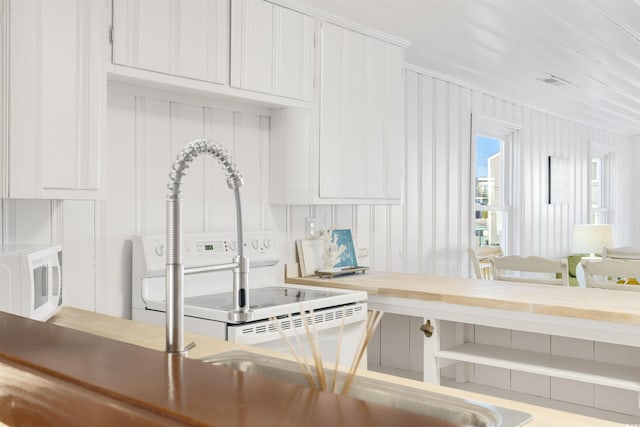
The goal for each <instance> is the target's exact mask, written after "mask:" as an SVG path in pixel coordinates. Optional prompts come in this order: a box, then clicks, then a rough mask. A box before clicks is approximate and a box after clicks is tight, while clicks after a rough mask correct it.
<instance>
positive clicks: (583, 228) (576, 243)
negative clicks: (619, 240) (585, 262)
mask: <svg viewBox="0 0 640 427" xmlns="http://www.w3.org/2000/svg"><path fill="white" fill-rule="evenodd" d="M605 246H606V247H611V246H613V230H612V227H611V224H577V225H574V227H573V245H572V248H571V249H572V250H573V252H574V253H588V254H589V257H588V258H595V259H599V258H600V257H596V256H595V254H596V253H602V248H604V247H605ZM585 258H586V257H585ZM585 258H583V259H585ZM588 258H587V259H588Z"/></svg>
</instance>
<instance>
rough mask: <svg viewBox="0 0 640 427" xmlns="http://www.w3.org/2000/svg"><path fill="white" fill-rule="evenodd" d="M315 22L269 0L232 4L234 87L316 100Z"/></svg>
mask: <svg viewBox="0 0 640 427" xmlns="http://www.w3.org/2000/svg"><path fill="white" fill-rule="evenodd" d="M314 34H315V19H314V18H311V17H309V16H306V15H303V14H301V13H299V12H296V11H293V10H291V9H287V8H285V7H282V6H278V5H275V4H272V3H270V2H268V1H264V0H233V1H232V4H231V86H233V87H236V88H241V89H248V90H252V91H256V92H263V93H268V94H272V95H279V96H285V97H289V98H295V99H300V100H305V101H311V100H312V99H313V72H314V61H315V54H314Z"/></svg>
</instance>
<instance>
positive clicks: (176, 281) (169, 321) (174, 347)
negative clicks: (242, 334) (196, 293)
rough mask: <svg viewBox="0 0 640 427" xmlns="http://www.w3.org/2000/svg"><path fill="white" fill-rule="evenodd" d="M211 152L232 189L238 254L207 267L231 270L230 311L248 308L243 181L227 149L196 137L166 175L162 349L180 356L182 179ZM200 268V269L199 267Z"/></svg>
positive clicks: (182, 336)
mask: <svg viewBox="0 0 640 427" xmlns="http://www.w3.org/2000/svg"><path fill="white" fill-rule="evenodd" d="M204 153H208V154H211V155H213V156H214V157H215V158H216V159H217V160H218V163H220V164H221V165H222V168H223V169H224V170H225V172H226V175H227V185H228V186H229V188H230V189H232V190H233V192H234V196H235V202H236V227H237V230H236V231H237V233H238V238H237V239H238V242H237V247H238V255H237V256H236V257H235V258H234V259H233V262H231V263H229V264H221V265H217V266H211V267H208V268H207V269H208V270H211V271H214V270H233V310H232V312H233V313H235V314H236V315H238V314H240V315H241V314H243V313H247V312H248V311H249V260H248V259H247V257H245V256H244V242H243V235H242V209H241V204H240V192H239V188H240V187H241V186H242V185H243V184H244V181H243V179H242V175H241V174H240V172H239V171H238V168H237V166H236V164H235V163H234V161H233V158H232V157H231V155H230V154H229V152H228V151H227V150H226V149H225V148H224V147H222V146H221V145H220V144H217V143H215V142H213V141H210V140H207V139H198V140H195V141H192V142H190V143H188V144H187V145H186V146H185V147H184V148H183V149H182V151H180V153H179V154H178V156H177V158H176V161H175V162H174V163H173V166H172V172H171V173H170V174H169V179H170V181H169V184H168V186H167V187H168V188H169V190H170V192H169V194H168V196H167V264H166V287H167V295H166V297H167V299H166V301H167V302H166V304H167V307H166V344H167V346H166V351H167V353H173V354H180V355H184V354H185V353H186V352H187V351H188V350H189V349H190V348H191V346H192V345H191V344H190V346H189V347H188V348H186V349H185V347H184V275H185V273H188V272H185V269H184V265H183V260H182V195H181V191H180V186H181V185H182V178H183V177H184V176H185V175H186V170H187V169H188V168H189V166H190V165H191V163H192V162H193V161H194V160H195V158H196V157H198V156H199V155H201V154H204ZM199 270H200V271H202V269H199Z"/></svg>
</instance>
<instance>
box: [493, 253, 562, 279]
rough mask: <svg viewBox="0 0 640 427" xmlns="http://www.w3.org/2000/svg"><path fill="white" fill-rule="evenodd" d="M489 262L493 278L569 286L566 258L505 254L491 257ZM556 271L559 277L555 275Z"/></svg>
mask: <svg viewBox="0 0 640 427" xmlns="http://www.w3.org/2000/svg"><path fill="white" fill-rule="evenodd" d="M490 262H491V265H492V267H493V278H494V279H495V280H508V281H511V282H528V283H542V284H545V285H562V286H569V265H568V263H567V259H566V258H562V259H549V258H543V257H538V256H529V257H526V258H525V257H521V256H518V255H507V256H503V257H495V258H491V260H490ZM558 273H560V278H557V277H556V275H557V274H558Z"/></svg>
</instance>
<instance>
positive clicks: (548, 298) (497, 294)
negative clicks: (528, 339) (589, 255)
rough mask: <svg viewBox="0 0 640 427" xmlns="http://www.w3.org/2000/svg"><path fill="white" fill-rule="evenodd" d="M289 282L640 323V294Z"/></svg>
mask: <svg viewBox="0 0 640 427" xmlns="http://www.w3.org/2000/svg"><path fill="white" fill-rule="evenodd" d="M286 281H287V282H288V283H294V284H300V285H312V286H324V287H330V288H340V289H354V290H359V291H366V292H367V293H368V294H369V296H370V297H371V296H378V297H395V298H403V299H410V300H421V301H434V302H442V303H448V304H457V305H464V306H467V307H482V308H490V309H496V310H507V311H511V312H520V313H535V314H547V315H557V316H562V317H570V318H576V319H586V320H599V321H609V322H619V323H625V324H633V325H640V292H623V291H611V290H608V289H598V288H589V289H585V288H576V287H568V286H553V285H542V284H540V285H538V284H532V283H515V282H503V281H494V280H478V279H466V278H458V277H440V276H437V277H436V276H425V275H421V274H408V273H383V272H366V273H365V274H353V275H344V276H339V277H334V278H331V279H326V278H319V277H287V279H286Z"/></svg>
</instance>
